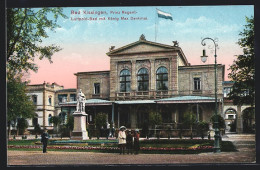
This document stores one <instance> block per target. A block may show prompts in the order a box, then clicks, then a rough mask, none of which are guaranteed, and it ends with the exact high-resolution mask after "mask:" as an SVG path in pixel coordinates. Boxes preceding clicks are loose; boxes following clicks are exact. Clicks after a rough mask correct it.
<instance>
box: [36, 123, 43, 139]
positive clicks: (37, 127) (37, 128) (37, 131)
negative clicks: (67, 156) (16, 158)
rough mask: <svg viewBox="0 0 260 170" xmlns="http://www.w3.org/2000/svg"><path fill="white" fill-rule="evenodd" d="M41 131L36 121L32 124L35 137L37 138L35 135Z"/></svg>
mask: <svg viewBox="0 0 260 170" xmlns="http://www.w3.org/2000/svg"><path fill="white" fill-rule="evenodd" d="M41 132H42V130H41V126H40V125H39V124H38V123H37V124H35V125H34V133H35V138H37V135H39V134H40V133H41Z"/></svg>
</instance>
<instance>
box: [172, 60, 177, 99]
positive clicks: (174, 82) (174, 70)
mask: <svg viewBox="0 0 260 170" xmlns="http://www.w3.org/2000/svg"><path fill="white" fill-rule="evenodd" d="M170 65H171V70H170V82H171V83H170V84H171V86H170V90H175V91H174V92H173V95H174V94H176V93H177V91H178V56H172V58H171V63H170ZM176 90H177V91H176Z"/></svg>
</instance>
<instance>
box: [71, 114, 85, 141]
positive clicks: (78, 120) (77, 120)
mask: <svg viewBox="0 0 260 170" xmlns="http://www.w3.org/2000/svg"><path fill="white" fill-rule="evenodd" d="M73 116H74V128H73V131H72V136H71V139H72V140H86V139H89V137H88V132H87V130H86V116H87V114H86V113H85V112H79V111H75V112H74V113H73Z"/></svg>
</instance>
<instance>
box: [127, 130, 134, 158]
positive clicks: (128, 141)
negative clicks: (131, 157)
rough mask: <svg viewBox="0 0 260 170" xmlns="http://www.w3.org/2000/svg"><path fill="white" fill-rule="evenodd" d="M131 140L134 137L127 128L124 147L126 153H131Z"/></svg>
mask: <svg viewBox="0 0 260 170" xmlns="http://www.w3.org/2000/svg"><path fill="white" fill-rule="evenodd" d="M133 140H134V137H133V135H132V134H131V130H129V131H128V132H127V135H126V149H127V154H129V153H131V154H133Z"/></svg>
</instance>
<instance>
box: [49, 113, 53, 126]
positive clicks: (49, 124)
mask: <svg viewBox="0 0 260 170" xmlns="http://www.w3.org/2000/svg"><path fill="white" fill-rule="evenodd" d="M51 117H52V116H51V114H49V116H48V123H49V126H51Z"/></svg>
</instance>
